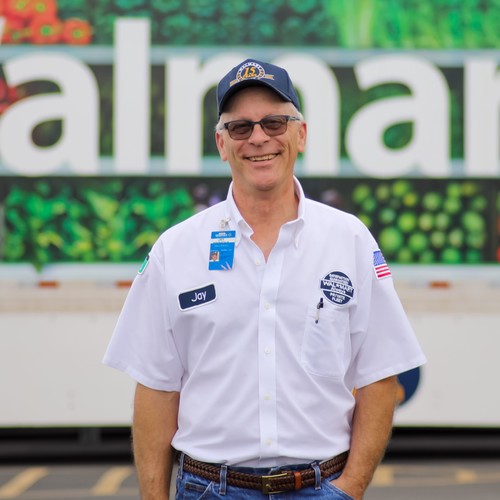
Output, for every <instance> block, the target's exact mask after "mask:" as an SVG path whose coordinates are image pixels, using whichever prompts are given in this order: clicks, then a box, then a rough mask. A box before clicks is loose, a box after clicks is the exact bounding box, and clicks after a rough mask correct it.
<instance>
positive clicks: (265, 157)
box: [248, 154, 276, 161]
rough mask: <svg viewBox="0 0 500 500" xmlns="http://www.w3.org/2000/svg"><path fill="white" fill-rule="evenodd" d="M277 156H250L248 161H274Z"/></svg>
mask: <svg viewBox="0 0 500 500" xmlns="http://www.w3.org/2000/svg"><path fill="white" fill-rule="evenodd" d="M275 156H276V155H275V154H271V155H264V156H249V157H248V159H249V160H250V161H266V160H272V159H273V158H274V157H275Z"/></svg>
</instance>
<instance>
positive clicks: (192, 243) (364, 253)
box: [104, 180, 425, 466]
mask: <svg viewBox="0 0 500 500" xmlns="http://www.w3.org/2000/svg"><path fill="white" fill-rule="evenodd" d="M295 185H296V191H297V195H298V196H299V200H300V201H299V209H298V218H297V219H296V220H294V221H291V222H288V223H286V224H284V225H283V226H282V228H281V230H280V233H279V237H278V240H277V242H276V244H275V246H274V248H273V250H272V252H271V253H270V255H269V257H268V260H267V262H266V260H265V258H264V256H263V254H262V252H261V250H260V249H259V247H258V246H257V245H256V244H255V243H254V242H253V241H252V240H251V238H250V237H251V235H252V229H251V228H250V227H249V226H248V224H247V223H246V222H245V221H244V219H243V218H242V216H241V214H240V213H239V211H238V209H237V207H236V204H235V202H234V200H233V197H232V190H231V188H230V190H229V194H228V198H227V200H226V201H224V202H221V203H219V204H217V205H215V206H213V207H211V208H209V209H207V210H205V211H203V212H201V213H199V214H197V215H195V216H193V217H191V218H190V219H188V220H186V221H184V222H182V223H180V224H178V225H177V226H175V227H172V228H170V229H168V230H167V231H166V232H165V233H164V234H163V235H162V236H161V237H160V238H159V240H158V241H157V243H156V244H155V245H154V247H153V249H152V250H151V253H150V256H149V262H148V265H147V266H146V268H145V269H144V270H143V271H142V272H141V274H138V275H137V277H136V279H135V280H134V283H133V285H132V288H131V290H130V293H129V295H128V297H127V300H126V302H125V305H124V307H123V311H122V313H121V315H120V318H119V321H118V323H117V326H116V330H115V332H114V334H113V337H112V340H111V342H110V345H109V347H108V350H107V352H106V355H105V358H104V362H105V363H106V364H107V365H109V366H112V367H115V368H117V369H119V370H122V371H124V372H126V373H128V374H129V375H130V376H131V377H133V378H134V379H135V380H136V381H138V382H139V383H141V384H143V385H145V386H148V387H150V388H153V389H158V390H163V391H180V393H181V397H180V407H179V417H178V424H179V428H178V431H177V433H176V434H175V436H174V439H173V442H172V445H173V446H174V447H175V448H176V449H178V450H181V451H184V452H185V453H187V454H188V455H190V456H192V457H193V458H195V459H198V460H201V461H204V462H219V463H226V464H230V465H248V466H274V465H282V464H286V463H302V462H307V461H312V460H323V459H327V458H330V457H332V456H334V455H337V454H339V453H341V452H343V451H345V450H347V449H348V448H349V442H350V434H351V421H352V415H353V409H354V397H353V389H354V388H360V387H363V386H365V385H368V384H371V383H373V382H376V381H378V380H381V379H383V378H386V377H389V376H392V375H395V374H397V373H401V372H404V371H407V370H409V369H412V368H415V367H417V366H419V365H421V364H423V363H424V362H425V357H424V355H423V353H422V351H421V349H420V347H419V345H418V342H417V340H416V338H415V335H414V333H413V331H412V329H411V327H410V324H409V322H408V320H407V317H406V315H405V313H404V311H403V308H402V306H401V303H400V301H399V299H398V297H397V295H396V292H395V290H394V286H393V282H392V278H391V277H390V276H384V274H387V273H384V272H381V271H380V268H377V269H378V272H377V269H376V268H375V266H374V255H375V254H377V255H380V253H379V252H378V245H377V243H376V242H375V240H374V239H373V237H372V236H371V234H370V233H369V231H368V230H367V229H366V227H365V226H364V225H363V224H362V223H361V222H360V221H359V220H358V219H357V218H355V217H354V216H352V215H349V214H346V213H344V212H341V211H339V210H336V209H334V208H331V207H328V206H326V205H323V204H320V203H317V202H315V201H311V200H307V199H305V198H304V194H303V191H302V188H301V186H300V184H299V183H298V181H297V180H295ZM221 227H225V229H226V230H234V231H236V235H235V242H234V262H233V266H232V268H231V269H227V270H209V265H208V262H209V255H210V250H211V245H212V244H213V241H212V240H211V233H212V231H218V230H220V228H221ZM377 252H378V253H377ZM376 264H379V262H376Z"/></svg>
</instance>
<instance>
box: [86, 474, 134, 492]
mask: <svg viewBox="0 0 500 500" xmlns="http://www.w3.org/2000/svg"><path fill="white" fill-rule="evenodd" d="M133 470H134V469H133V467H112V468H111V469H109V470H108V471H106V472H105V473H104V474H103V475H102V476H101V477H100V478H99V481H97V483H96V484H95V486H94V487H93V488H92V495H94V496H106V495H115V494H116V493H117V491H118V490H119V489H120V486H121V485H122V483H123V481H125V479H127V477H129V476H130V475H131V474H132V472H133Z"/></svg>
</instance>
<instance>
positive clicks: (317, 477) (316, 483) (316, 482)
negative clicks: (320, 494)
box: [311, 462, 321, 490]
mask: <svg viewBox="0 0 500 500" xmlns="http://www.w3.org/2000/svg"><path fill="white" fill-rule="evenodd" d="M311 467H312V468H313V469H314V489H315V490H320V489H321V470H320V469H319V465H318V462H313V463H312V464H311Z"/></svg>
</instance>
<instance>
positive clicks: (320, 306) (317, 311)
mask: <svg viewBox="0 0 500 500" xmlns="http://www.w3.org/2000/svg"><path fill="white" fill-rule="evenodd" d="M320 309H323V297H321V298H320V299H319V302H318V305H317V306H316V323H318V322H319V310H320Z"/></svg>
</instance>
